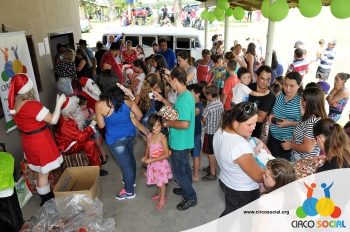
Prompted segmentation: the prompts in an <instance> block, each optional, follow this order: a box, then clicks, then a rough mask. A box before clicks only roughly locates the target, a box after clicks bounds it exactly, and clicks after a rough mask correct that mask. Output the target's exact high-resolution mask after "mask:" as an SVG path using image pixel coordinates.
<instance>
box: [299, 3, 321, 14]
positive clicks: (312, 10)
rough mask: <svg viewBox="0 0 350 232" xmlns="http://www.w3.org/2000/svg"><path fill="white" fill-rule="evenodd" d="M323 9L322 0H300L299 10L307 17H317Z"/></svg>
mask: <svg viewBox="0 0 350 232" xmlns="http://www.w3.org/2000/svg"><path fill="white" fill-rule="evenodd" d="M321 10H322V1H321V0H299V11H300V13H301V14H302V15H304V16H305V17H308V18H311V17H315V16H317V15H318V14H319V13H320V12H321Z"/></svg>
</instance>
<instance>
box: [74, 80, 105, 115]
mask: <svg viewBox="0 0 350 232" xmlns="http://www.w3.org/2000/svg"><path fill="white" fill-rule="evenodd" d="M79 83H80V86H81V87H82V91H81V92H80V95H81V96H84V97H85V98H86V100H87V107H88V108H89V109H90V110H92V111H95V103H96V102H97V101H99V100H100V94H101V91H100V89H99V88H98V86H97V85H96V84H95V82H94V81H93V80H91V79H90V78H86V77H81V78H80V80H79Z"/></svg>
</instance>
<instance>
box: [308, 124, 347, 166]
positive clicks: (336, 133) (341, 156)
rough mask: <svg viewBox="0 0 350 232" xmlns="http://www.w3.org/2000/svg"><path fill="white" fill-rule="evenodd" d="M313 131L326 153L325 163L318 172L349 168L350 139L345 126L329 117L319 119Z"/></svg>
mask: <svg viewBox="0 0 350 232" xmlns="http://www.w3.org/2000/svg"><path fill="white" fill-rule="evenodd" d="M313 131H314V136H315V138H316V141H317V144H318V145H319V146H320V148H321V151H324V152H325V154H326V161H325V163H324V164H323V165H322V166H321V167H319V168H318V169H317V171H316V172H323V171H327V170H332V169H338V168H349V167H350V145H349V144H350V141H349V137H348V136H347V135H346V133H345V132H344V130H343V128H342V127H341V126H340V125H339V124H337V123H335V122H334V121H333V120H331V119H328V118H327V119H321V120H319V121H318V122H317V123H316V124H315V126H314V130H313Z"/></svg>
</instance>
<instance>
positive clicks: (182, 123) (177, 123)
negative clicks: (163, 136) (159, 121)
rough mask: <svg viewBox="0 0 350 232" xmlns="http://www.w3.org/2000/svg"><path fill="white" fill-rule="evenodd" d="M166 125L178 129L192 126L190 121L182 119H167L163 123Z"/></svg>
mask: <svg viewBox="0 0 350 232" xmlns="http://www.w3.org/2000/svg"><path fill="white" fill-rule="evenodd" d="M163 125H164V127H172V128H176V129H187V128H188V127H189V126H190V122H189V121H182V120H181V121H180V120H174V121H167V120H165V122H164V123H163Z"/></svg>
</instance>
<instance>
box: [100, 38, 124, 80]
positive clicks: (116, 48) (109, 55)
mask: <svg viewBox="0 0 350 232" xmlns="http://www.w3.org/2000/svg"><path fill="white" fill-rule="evenodd" d="M120 53H121V52H120V42H118V43H117V42H113V43H112V44H111V47H110V48H109V51H108V52H106V53H104V54H103V56H102V58H101V62H100V68H101V71H103V70H106V69H111V70H113V71H114V72H115V74H116V75H117V77H118V80H119V83H120V84H122V85H123V84H124V77H123V74H122V70H121V69H120V67H119V65H118V64H117V61H116V60H115V57H116V56H119V55H120Z"/></svg>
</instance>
